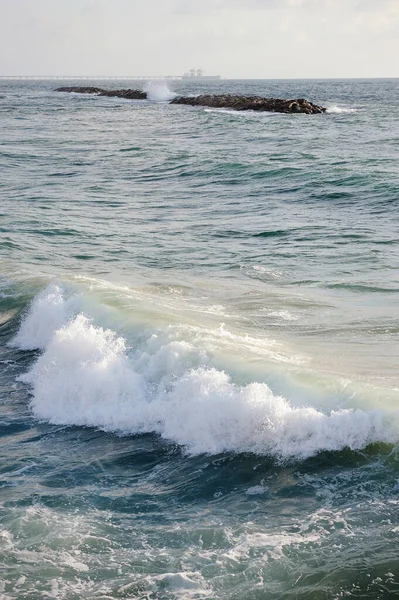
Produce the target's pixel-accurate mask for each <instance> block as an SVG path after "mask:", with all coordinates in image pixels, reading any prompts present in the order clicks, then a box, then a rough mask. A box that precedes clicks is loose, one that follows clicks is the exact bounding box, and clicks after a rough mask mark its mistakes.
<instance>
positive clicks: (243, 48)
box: [0, 0, 399, 78]
mask: <svg viewBox="0 0 399 600" xmlns="http://www.w3.org/2000/svg"><path fill="white" fill-rule="evenodd" d="M398 55H399V0H0V75H3V76H5V75H65V76H67V75H92V76H102V75H104V76H105V75H113V76H123V75H128V76H134V75H137V76H140V75H146V76H154V77H158V76H167V75H181V74H183V72H185V71H188V70H189V69H190V68H192V67H194V68H202V69H203V70H204V71H205V74H208V75H213V74H219V75H221V76H222V77H225V78H308V77H309V78H330V77H338V78H339V77H399V60H398Z"/></svg>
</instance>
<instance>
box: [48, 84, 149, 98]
mask: <svg viewBox="0 0 399 600" xmlns="http://www.w3.org/2000/svg"><path fill="white" fill-rule="evenodd" d="M55 91H56V92H75V93H76V94H95V95H96V96H110V97H114V98H126V99H127V100H146V99H147V94H146V93H145V92H142V91H141V90H104V89H103V88H98V87H90V86H89V87H79V86H77V87H76V86H72V87H60V88H57V89H56V90H55Z"/></svg>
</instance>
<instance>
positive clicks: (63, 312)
mask: <svg viewBox="0 0 399 600" xmlns="http://www.w3.org/2000/svg"><path fill="white" fill-rule="evenodd" d="M76 309H77V298H76V296H72V297H71V298H69V299H68V300H66V299H65V298H64V295H63V289H62V288H61V287H60V286H58V285H50V286H49V287H48V288H46V289H45V290H44V291H43V292H42V293H40V294H39V295H38V296H36V298H35V300H34V301H33V303H32V306H31V309H30V312H29V314H28V315H27V317H26V318H25V319H24V321H23V322H22V325H21V327H20V329H19V331H18V333H17V335H16V337H15V338H14V339H13V340H12V342H11V345H13V346H17V347H18V348H21V350H35V349H37V348H39V349H40V350H44V349H45V348H46V346H47V344H48V343H49V342H50V340H51V338H52V336H53V335H54V333H55V332H56V331H57V329H59V328H60V327H61V326H62V325H64V324H65V323H66V322H67V321H68V320H69V319H70V318H71V316H72V315H73V314H74V313H75V312H76Z"/></svg>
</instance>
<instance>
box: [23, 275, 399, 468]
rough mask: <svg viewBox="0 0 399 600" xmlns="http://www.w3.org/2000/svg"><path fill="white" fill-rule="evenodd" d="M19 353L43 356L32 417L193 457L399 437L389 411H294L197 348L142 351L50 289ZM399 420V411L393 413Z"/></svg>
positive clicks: (145, 346) (284, 452)
mask: <svg viewBox="0 0 399 600" xmlns="http://www.w3.org/2000/svg"><path fill="white" fill-rule="evenodd" d="M13 345H15V346H18V347H19V348H21V349H33V348H39V349H41V350H42V351H43V352H42V354H41V356H40V357H39V358H38V360H37V361H36V363H35V364H34V365H33V367H32V368H31V369H30V370H29V372H27V373H26V374H25V375H23V376H21V377H20V379H21V380H22V381H24V382H26V383H27V384H29V385H30V386H31V389H32V400H31V409H32V411H33V413H34V415H35V416H36V417H37V418H38V419H44V420H47V421H49V422H51V423H53V424H64V425H78V426H88V427H96V428H100V429H102V430H105V431H110V432H116V433H119V434H139V433H149V432H152V433H156V434H158V435H160V436H161V437H162V438H164V439H166V440H169V441H172V442H174V443H176V444H179V445H181V446H182V447H183V448H184V449H185V450H186V451H187V452H188V453H190V454H201V453H209V454H216V453H221V452H233V453H241V452H249V453H255V454H261V455H264V454H268V455H273V456H274V457H276V458H277V459H287V458H302V459H303V458H306V457H309V456H312V455H315V454H316V453H318V452H320V451H323V450H330V451H332V450H341V449H343V448H345V447H349V448H351V449H354V450H358V449H361V448H364V447H365V446H367V445H369V444H371V443H374V442H386V443H394V442H396V441H397V440H398V439H399V423H398V419H397V417H396V416H394V418H393V414H392V413H391V414H388V413H387V412H385V411H382V410H369V411H364V410H359V409H357V410H354V409H345V410H342V409H339V408H337V409H334V410H330V411H328V412H322V411H320V410H318V409H316V408H314V407H312V406H308V405H302V406H293V405H292V404H291V403H290V402H289V401H288V400H287V399H286V398H284V397H282V396H279V395H275V394H274V393H273V392H272V390H271V389H270V388H269V387H268V386H267V385H266V384H265V383H259V382H253V383H250V384H249V385H238V384H236V383H234V382H233V381H232V379H231V377H230V376H229V375H228V374H227V373H225V372H223V371H221V370H218V369H216V368H214V367H212V364H211V359H210V357H209V356H208V355H207V354H206V353H205V352H204V351H202V350H201V349H199V348H198V347H196V346H195V345H194V344H193V343H190V342H188V341H181V340H171V341H170V340H167V339H165V337H164V336H162V335H161V334H160V333H159V332H156V333H155V332H152V333H151V332H149V333H148V334H147V336H146V337H142V338H141V340H140V341H138V342H137V344H136V345H135V346H134V347H129V346H128V344H127V342H126V340H125V339H124V338H123V337H121V336H119V335H118V334H117V333H116V332H115V331H112V330H111V329H104V328H102V327H100V326H98V325H97V324H95V323H94V322H93V320H92V319H90V318H89V317H88V316H87V315H85V314H83V313H82V312H80V309H79V297H78V296H71V297H69V298H67V297H66V294H65V292H64V291H63V289H62V288H61V287H60V286H57V285H51V286H49V287H48V288H47V289H46V290H45V291H44V292H42V293H41V294H39V296H38V297H36V299H35V300H34V301H33V303H32V306H31V309H30V312H29V313H28V314H27V316H26V317H25V319H24V320H23V322H22V324H21V327H20V330H19V332H18V333H17V335H16V337H15V338H14V340H13ZM395 415H396V413H395Z"/></svg>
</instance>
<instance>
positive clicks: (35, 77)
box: [0, 75, 399, 83]
mask: <svg viewBox="0 0 399 600" xmlns="http://www.w3.org/2000/svg"><path fill="white" fill-rule="evenodd" d="M0 79H31V80H42V79H47V80H56V79H94V80H95V79H100V80H101V79H125V80H126V79H132V80H147V79H175V80H183V76H182V75H0ZM199 79H200V78H199ZM342 79H359V80H361V79H399V75H385V76H384V75H379V76H371V77H365V76H362V77H359V76H356V77H351V76H348V75H346V76H342V77H221V78H220V79H219V80H208V81H207V83H214V82H215V81H283V80H293V81H299V80H305V81H306V80H307V81H311V80H323V81H324V80H342ZM192 80H193V81H195V80H196V78H195V77H193V78H192ZM185 81H187V79H185ZM204 82H206V80H202V79H201V83H204Z"/></svg>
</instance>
